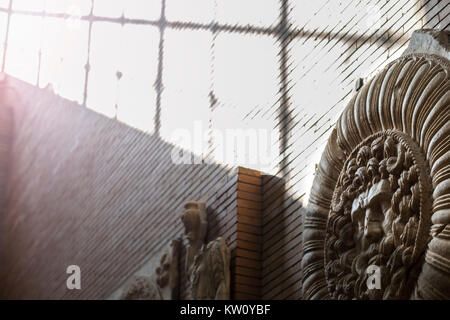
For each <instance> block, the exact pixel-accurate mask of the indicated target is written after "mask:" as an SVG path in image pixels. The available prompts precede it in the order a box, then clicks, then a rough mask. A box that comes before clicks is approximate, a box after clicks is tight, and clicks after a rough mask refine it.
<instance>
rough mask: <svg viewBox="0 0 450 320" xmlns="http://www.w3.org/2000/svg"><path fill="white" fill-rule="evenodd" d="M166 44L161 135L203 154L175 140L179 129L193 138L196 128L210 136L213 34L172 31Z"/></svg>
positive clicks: (166, 35)
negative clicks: (185, 131) (175, 133)
mask: <svg viewBox="0 0 450 320" xmlns="http://www.w3.org/2000/svg"><path fill="white" fill-rule="evenodd" d="M164 44H165V50H164V69H163V86H164V92H163V98H162V107H161V113H162V115H161V136H162V137H163V138H164V139H166V140H168V141H171V142H173V143H175V144H177V145H179V146H181V147H183V148H186V149H189V150H191V151H194V152H196V153H197V154H200V153H201V152H202V150H200V148H197V150H193V148H194V146H193V145H189V143H187V144H186V143H183V142H182V141H174V140H173V139H172V138H173V137H174V132H175V131H176V130H177V129H183V130H187V131H189V132H190V133H191V136H193V135H194V132H193V131H194V126H196V128H198V129H201V131H202V134H203V133H204V134H205V135H207V132H208V121H209V96H208V94H209V90H210V83H211V80H210V77H211V71H210V69H211V56H210V51H211V34H210V32H206V31H192V30H181V31H180V30H170V29H169V30H167V31H166V33H165V40H164ZM184 142H188V141H184ZM200 142H201V141H197V143H200ZM203 147H205V148H206V147H207V145H204V146H203ZM202 149H203V148H202Z"/></svg>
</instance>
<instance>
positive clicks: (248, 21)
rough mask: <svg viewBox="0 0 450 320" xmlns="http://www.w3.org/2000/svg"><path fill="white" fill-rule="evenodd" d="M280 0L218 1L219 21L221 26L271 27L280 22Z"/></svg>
mask: <svg viewBox="0 0 450 320" xmlns="http://www.w3.org/2000/svg"><path fill="white" fill-rule="evenodd" d="M279 14H280V1H279V0H264V1H261V0H245V1H242V0H217V21H218V22H219V23H221V24H232V25H234V24H238V25H245V26H246V25H252V26H259V27H269V26H271V25H273V24H276V23H277V22H278V17H279Z"/></svg>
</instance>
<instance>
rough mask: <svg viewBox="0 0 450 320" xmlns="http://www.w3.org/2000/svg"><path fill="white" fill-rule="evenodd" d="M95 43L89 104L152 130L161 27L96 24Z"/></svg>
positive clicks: (90, 77)
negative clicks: (159, 29) (159, 28)
mask: <svg viewBox="0 0 450 320" xmlns="http://www.w3.org/2000/svg"><path fill="white" fill-rule="evenodd" d="M91 43H92V44H91V72H90V74H89V82H88V83H89V85H88V93H87V95H88V106H89V107H90V108H92V109H94V110H96V111H98V112H101V113H103V114H105V115H107V116H110V117H113V116H115V115H117V117H118V119H119V120H121V121H124V122H126V123H127V124H130V125H133V126H135V127H138V128H141V129H143V130H152V129H153V114H154V110H155V101H156V94H155V89H154V82H155V79H156V70H157V56H158V43H159V32H158V29H157V28H154V27H149V26H139V25H125V26H124V27H122V26H121V25H120V24H113V23H96V24H94V26H93V29H92V42H91ZM116 103H117V106H118V112H117V113H116V108H115V105H116Z"/></svg>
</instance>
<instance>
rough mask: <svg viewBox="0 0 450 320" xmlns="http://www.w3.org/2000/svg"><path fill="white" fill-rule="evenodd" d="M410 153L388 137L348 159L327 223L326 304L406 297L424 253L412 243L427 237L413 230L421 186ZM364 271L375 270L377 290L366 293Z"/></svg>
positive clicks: (416, 228)
mask: <svg viewBox="0 0 450 320" xmlns="http://www.w3.org/2000/svg"><path fill="white" fill-rule="evenodd" d="M411 143H412V142H411ZM416 152H417V150H416V149H415V150H414V151H413V150H412V149H411V148H410V147H409V145H408V144H407V143H406V142H405V141H404V140H402V139H400V138H399V137H398V136H396V135H395V134H391V133H389V134H377V135H375V136H372V137H369V138H368V139H366V141H364V142H363V143H362V144H361V145H360V146H358V147H357V148H356V149H355V150H354V151H353V152H352V154H350V156H349V158H348V160H347V161H346V163H345V165H344V168H343V170H342V172H341V174H340V176H339V179H338V182H337V185H336V188H335V193H334V196H333V200H332V203H331V211H330V214H329V217H328V223H327V235H326V239H325V242H326V243H325V263H326V266H325V274H326V279H327V282H328V289H329V291H330V295H331V297H332V298H335V299H352V298H357V299H381V298H405V297H408V294H410V291H411V290H412V288H411V286H410V284H409V280H410V278H412V277H413V276H412V269H413V268H414V267H415V266H414V264H415V263H416V262H417V260H418V259H419V256H420V254H421V253H422V252H423V251H424V249H425V248H424V247H420V246H417V244H416V239H417V237H418V235H419V233H420V236H422V237H423V236H426V232H427V230H426V228H423V227H422V228H421V229H420V228H419V219H420V211H421V209H422V208H421V207H420V204H421V197H423V196H424V195H423V194H421V190H423V189H424V188H423V187H422V185H421V184H423V181H424V180H423V179H419V172H420V171H419V170H418V167H417V164H416V163H415V162H416V161H415V159H417V158H418V157H420V155H419V154H416ZM419 229H420V230H419ZM369 266H377V267H379V268H380V270H381V277H382V279H381V288H380V289H370V290H369V289H368V287H367V279H368V277H369V276H370V275H369V274H368V273H367V272H366V270H367V269H368V267H369ZM411 280H412V279H411Z"/></svg>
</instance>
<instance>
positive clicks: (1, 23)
mask: <svg viewBox="0 0 450 320" xmlns="http://www.w3.org/2000/svg"><path fill="white" fill-rule="evenodd" d="M7 20H8V14H6V13H3V12H1V13H0V61H3V52H4V51H5V36H6V24H7ZM0 67H1V66H0Z"/></svg>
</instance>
